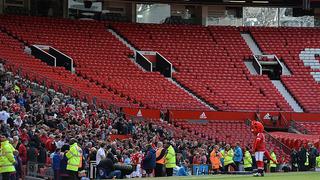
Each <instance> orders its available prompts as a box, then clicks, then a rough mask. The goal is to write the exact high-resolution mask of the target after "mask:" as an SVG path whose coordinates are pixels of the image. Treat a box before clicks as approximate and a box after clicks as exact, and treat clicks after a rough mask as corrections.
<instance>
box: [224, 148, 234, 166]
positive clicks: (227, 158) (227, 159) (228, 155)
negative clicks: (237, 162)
mask: <svg viewBox="0 0 320 180" xmlns="http://www.w3.org/2000/svg"><path fill="white" fill-rule="evenodd" d="M233 156H234V152H233V150H232V149H229V151H227V150H225V154H224V164H223V165H224V166H226V165H228V164H232V163H234V162H233Z"/></svg>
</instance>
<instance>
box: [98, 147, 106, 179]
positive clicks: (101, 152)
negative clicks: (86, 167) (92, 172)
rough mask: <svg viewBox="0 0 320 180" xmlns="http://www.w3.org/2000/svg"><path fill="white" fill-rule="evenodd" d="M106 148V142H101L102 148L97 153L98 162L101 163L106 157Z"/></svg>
mask: <svg viewBox="0 0 320 180" xmlns="http://www.w3.org/2000/svg"><path fill="white" fill-rule="evenodd" d="M104 148H105V143H101V144H100V148H99V149H98V151H97V154H96V164H99V163H100V161H101V160H102V159H105V158H106V152H105V150H104ZM97 178H100V175H99V172H98V171H97Z"/></svg>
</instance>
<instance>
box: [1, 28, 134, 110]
mask: <svg viewBox="0 0 320 180" xmlns="http://www.w3.org/2000/svg"><path fill="white" fill-rule="evenodd" d="M0 47H1V51H0V58H1V59H3V60H6V61H7V63H6V66H7V68H9V69H11V70H12V71H13V72H19V74H20V75H21V76H22V77H24V78H28V79H30V80H31V81H36V82H38V83H39V84H42V85H46V86H48V87H51V88H53V89H55V90H56V91H60V92H63V93H66V94H68V93H69V94H71V95H73V96H77V97H79V98H81V99H86V100H88V101H90V102H91V101H92V100H93V98H95V99H103V100H104V101H106V102H108V103H110V104H114V105H117V106H133V107H139V105H138V104H134V103H133V102H129V101H124V100H123V99H122V98H120V97H119V96H117V95H115V94H114V93H112V92H109V91H108V90H105V89H103V88H101V87H100V86H98V85H96V84H95V83H92V82H90V81H89V80H85V79H82V78H79V77H77V76H76V75H74V74H71V73H70V72H68V71H66V70H65V69H64V68H59V67H57V68H54V67H50V66H48V65H47V64H46V63H44V62H41V61H40V60H38V59H36V58H34V57H33V56H30V55H28V54H26V53H24V47H23V46H22V45H21V44H20V43H19V42H18V41H17V40H15V39H13V38H11V37H9V36H8V35H6V34H5V33H3V32H1V33H0Z"/></svg>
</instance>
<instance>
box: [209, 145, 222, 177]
mask: <svg viewBox="0 0 320 180" xmlns="http://www.w3.org/2000/svg"><path fill="white" fill-rule="evenodd" d="M221 157H222V155H221V153H220V152H219V146H218V145H215V146H214V147H213V150H212V151H211V153H210V161H211V165H212V171H213V173H214V174H215V173H217V172H218V171H219V169H220V168H221V160H220V159H221Z"/></svg>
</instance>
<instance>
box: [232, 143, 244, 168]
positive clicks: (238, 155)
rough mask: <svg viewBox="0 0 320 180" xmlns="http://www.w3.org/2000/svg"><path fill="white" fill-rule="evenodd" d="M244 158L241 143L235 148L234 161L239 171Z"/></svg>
mask: <svg viewBox="0 0 320 180" xmlns="http://www.w3.org/2000/svg"><path fill="white" fill-rule="evenodd" d="M242 158H243V154H242V149H241V148H240V143H239V142H237V143H236V147H235V148H234V157H233V161H234V163H235V164H236V166H237V167H238V170H239V165H240V163H241V161H242Z"/></svg>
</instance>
